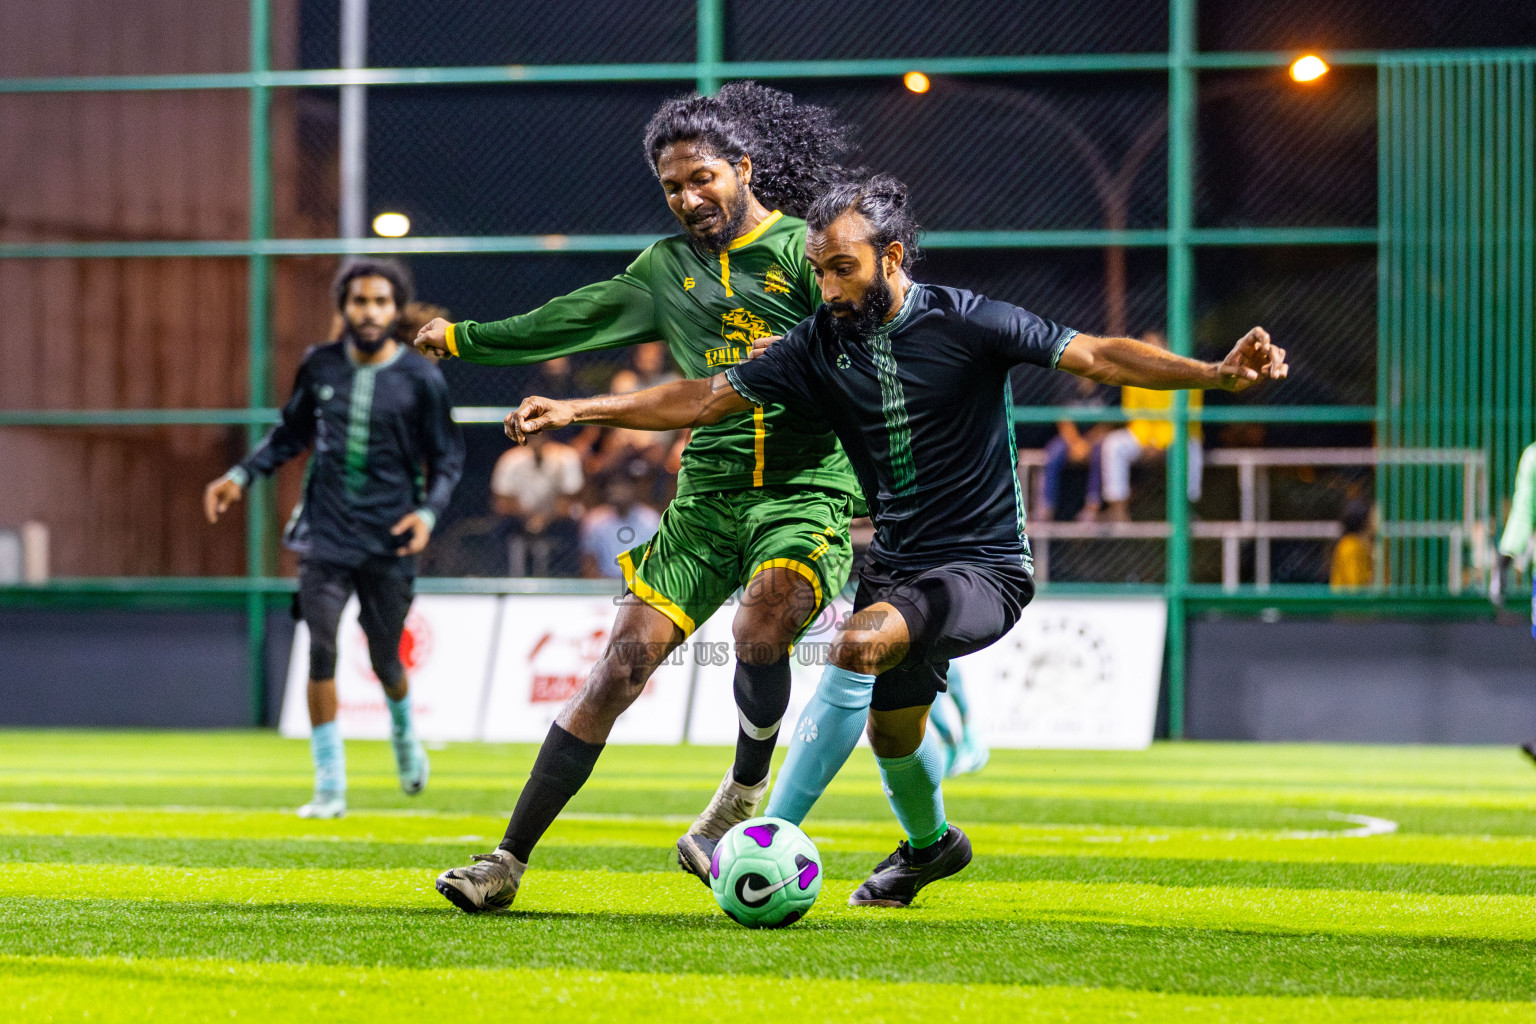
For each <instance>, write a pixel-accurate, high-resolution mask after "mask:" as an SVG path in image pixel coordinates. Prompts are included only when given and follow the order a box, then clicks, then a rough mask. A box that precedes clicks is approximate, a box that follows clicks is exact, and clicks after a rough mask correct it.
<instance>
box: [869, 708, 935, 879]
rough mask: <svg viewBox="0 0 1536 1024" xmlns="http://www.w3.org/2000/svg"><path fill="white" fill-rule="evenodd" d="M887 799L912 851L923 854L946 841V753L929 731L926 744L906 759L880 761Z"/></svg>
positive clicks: (883, 758) (878, 759)
mask: <svg viewBox="0 0 1536 1024" xmlns="http://www.w3.org/2000/svg"><path fill="white" fill-rule="evenodd" d="M875 760H876V761H879V762H880V778H881V781H882V782H883V783H884V785H885V795H886V797H887V798H888V799H889V800H890V801H891V810H893V811H895V812H896V820H897V821H899V822H901V827H902V828H903V829H905V830H906V832H907V841H908V842H909V843H911V844H912V847H913V849H917V850H921V849H922V848H923V847H925V846H932V845H933V844H934V843H936V842H938V841H939V840H940V839H942V838H944V833H945V832H948V831H949V823H948V822H947V821H945V820H944V790H943V789H942V788H941V783H942V782H943V781H944V761H945V758H944V750H943V745H942V743H941V742H940V740H939V738H938V737H937V736H935V735H934V733H933V731H932V730H930V731H929V732H928V733H927V734H926V735H925V736H923V742H922V743H919V744H918V746H917V749H916V750H914V751H913V752H912V753H910V754H908V755H907V756H906V757H877V758H875Z"/></svg>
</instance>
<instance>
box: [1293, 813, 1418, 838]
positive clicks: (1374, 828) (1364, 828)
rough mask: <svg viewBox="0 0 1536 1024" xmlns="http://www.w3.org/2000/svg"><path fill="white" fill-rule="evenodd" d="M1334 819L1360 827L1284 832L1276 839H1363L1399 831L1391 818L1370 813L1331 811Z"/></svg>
mask: <svg viewBox="0 0 1536 1024" xmlns="http://www.w3.org/2000/svg"><path fill="white" fill-rule="evenodd" d="M1328 817H1329V818H1330V819H1331V820H1333V821H1352V822H1354V823H1355V824H1356V825H1357V826H1359V827H1358V828H1325V829H1319V830H1317V831H1315V832H1282V833H1280V834H1279V835H1278V836H1276V837H1275V838H1276V839H1362V838H1364V837H1366V836H1386V835H1391V834H1392V833H1393V832H1396V831H1397V822H1395V821H1392V820H1391V819H1389V818H1373V817H1371V816H1370V815H1369V814H1340V813H1339V812H1337V811H1329V812H1328Z"/></svg>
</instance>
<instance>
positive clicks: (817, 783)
mask: <svg viewBox="0 0 1536 1024" xmlns="http://www.w3.org/2000/svg"><path fill="white" fill-rule="evenodd" d="M874 688H875V677H874V676H871V675H865V674H864V673H863V672H850V671H848V670H847V669H844V668H838V667H837V666H836V665H828V666H827V670H826V671H825V672H823V673H822V675H821V683H820V684H819V685H818V686H817V687H816V694H815V696H813V697H812V698H811V699H810V701H809V703H807V704H806V705H805V710H804V711H802V712H800V717H799V719H798V720H797V721H796V722H795V727H794V732H793V733H792V735H791V737H790V741H789V751H788V753H787V754H786V756H785V758H784V766H783V767H782V768H780V769H779V777H778V779H777V780H776V781H775V782H774V784H773V795H772V796H771V797H769V798H768V810H767V814H768V815H769V816H770V817H774V818H783V819H785V820H786V821H790V822H793V823H794V824H796V825H798V824H800V823H801V822H802V821H804V820H805V816H806V815H807V814H809V813H810V811H811V808H812V807H813V806H814V805H815V803H816V801H817V800H818V799H820V797H821V794H822V793H823V792H825V791H826V788H827V784H828V783H829V782H831V781H832V777H833V776H834V775H836V774H837V772H838V770H839V769H840V768H842V767H843V764H844V762H846V761H847V760H848V755H849V754H851V753H853V748H854V747H856V746H858V745H859V737H860V736H861V735H863V733H864V721H865V719H867V718H868V717H869V697H870V694H871V693H872V692H873V691H874Z"/></svg>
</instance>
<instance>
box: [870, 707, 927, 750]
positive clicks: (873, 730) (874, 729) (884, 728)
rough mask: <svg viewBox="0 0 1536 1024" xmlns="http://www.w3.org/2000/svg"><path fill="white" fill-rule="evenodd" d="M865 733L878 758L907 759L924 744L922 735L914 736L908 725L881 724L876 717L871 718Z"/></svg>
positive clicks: (919, 733)
mask: <svg viewBox="0 0 1536 1024" xmlns="http://www.w3.org/2000/svg"><path fill="white" fill-rule="evenodd" d="M864 733H865V735H867V736H868V737H869V745H870V748H871V749H873V750H874V752H875V756H876V757H906V756H907V755H908V754H910V753H912V751H914V750H916V749H917V748H918V746H919V745H920V744H921V743H922V742H923V736H922V733H921V732H918V733H917V735H915V736H914V735H913V734H912V729H911V726H910V725H909V724H908V723H905V722H903V723H890V722H880V721H878V720H877V718H876V716H874V715H871V716H870V718H869V724H868V725H867V726H865V728H864Z"/></svg>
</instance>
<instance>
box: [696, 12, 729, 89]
mask: <svg viewBox="0 0 1536 1024" xmlns="http://www.w3.org/2000/svg"><path fill="white" fill-rule="evenodd" d="M724 3H725V0H698V6H697V8H696V10H697V12H698V14H697V28H696V31H697V34H698V39H697V43H698V49H697V51H696V57H695V59H696V61H697V65H698V66H697V73H696V77H697V80H698V84H697V88H698V90H699V92H701V93H703V94H704V95H706V96H712V95H714V92H715V90H716V89H718V88H720V74H719V65H720V63H721V62H722V61H723V60H724V59H725V10H724Z"/></svg>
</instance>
